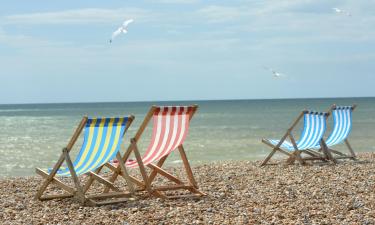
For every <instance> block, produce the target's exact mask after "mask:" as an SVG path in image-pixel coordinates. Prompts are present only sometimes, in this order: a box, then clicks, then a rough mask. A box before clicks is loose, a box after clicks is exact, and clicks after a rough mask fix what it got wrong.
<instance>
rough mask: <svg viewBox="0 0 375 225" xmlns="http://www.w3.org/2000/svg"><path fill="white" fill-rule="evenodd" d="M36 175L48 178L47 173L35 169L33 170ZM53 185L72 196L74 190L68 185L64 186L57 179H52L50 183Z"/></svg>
mask: <svg viewBox="0 0 375 225" xmlns="http://www.w3.org/2000/svg"><path fill="white" fill-rule="evenodd" d="M35 171H36V173H37V174H39V175H40V176H42V177H44V178H48V173H46V172H44V171H43V170H41V169H39V168H36V169H35ZM51 182H52V183H53V184H55V185H56V186H58V187H60V188H62V189H63V190H65V191H67V192H69V193H71V194H74V192H75V190H74V188H72V187H69V186H68V185H66V184H64V183H63V182H62V181H60V180H58V179H57V178H55V177H53V179H52V181H51Z"/></svg>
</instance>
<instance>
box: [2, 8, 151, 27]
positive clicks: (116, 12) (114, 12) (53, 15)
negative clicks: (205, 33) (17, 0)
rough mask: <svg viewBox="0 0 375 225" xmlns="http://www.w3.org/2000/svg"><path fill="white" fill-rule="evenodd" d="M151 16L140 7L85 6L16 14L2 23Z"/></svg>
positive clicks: (106, 20) (105, 20)
mask: <svg viewBox="0 0 375 225" xmlns="http://www.w3.org/2000/svg"><path fill="white" fill-rule="evenodd" d="M151 16H152V13H151V12H150V11H148V10H145V9H141V8H122V9H100V8H85V9H74V10H65V11H56V12H40V13H30V14H16V15H9V16H5V17H3V23H20V24H86V23H110V22H113V21H122V20H124V19H125V18H135V19H136V20H138V21H147V20H148V19H149V18H150V17H151Z"/></svg>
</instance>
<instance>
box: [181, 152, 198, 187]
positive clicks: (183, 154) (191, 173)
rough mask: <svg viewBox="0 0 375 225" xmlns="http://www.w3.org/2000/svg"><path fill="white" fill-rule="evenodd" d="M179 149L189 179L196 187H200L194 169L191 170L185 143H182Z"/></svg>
mask: <svg viewBox="0 0 375 225" xmlns="http://www.w3.org/2000/svg"><path fill="white" fill-rule="evenodd" d="M178 150H179V152H180V155H181V159H182V162H183V163H184V167H185V171H186V173H187V177H188V179H189V182H190V184H191V185H193V186H194V187H195V188H198V184H197V182H196V181H195V179H194V175H193V171H192V170H191V167H190V163H189V161H188V159H187V156H186V153H185V150H184V147H183V145H180V146H179V147H178Z"/></svg>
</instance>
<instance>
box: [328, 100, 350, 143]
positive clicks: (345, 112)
mask: <svg viewBox="0 0 375 225" xmlns="http://www.w3.org/2000/svg"><path fill="white" fill-rule="evenodd" d="M332 116H333V129H332V132H331V134H330V135H329V136H328V138H327V140H326V144H327V145H328V146H333V145H337V144H340V143H343V142H344V141H345V140H346V139H347V138H348V136H349V134H350V131H351V129H352V106H341V107H336V108H335V109H333V110H332Z"/></svg>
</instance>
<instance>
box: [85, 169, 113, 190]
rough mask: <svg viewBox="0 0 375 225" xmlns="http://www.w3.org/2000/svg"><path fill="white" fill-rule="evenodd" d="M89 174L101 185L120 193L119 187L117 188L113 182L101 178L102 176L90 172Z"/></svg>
mask: <svg viewBox="0 0 375 225" xmlns="http://www.w3.org/2000/svg"><path fill="white" fill-rule="evenodd" d="M89 174H90V176H91V177H92V178H94V179H95V180H97V181H98V182H99V183H101V184H104V185H106V186H107V187H109V188H111V189H112V190H114V191H120V189H118V188H117V187H115V185H114V184H113V183H112V182H109V181H108V180H106V179H105V178H103V177H102V176H100V175H98V174H96V173H93V172H89Z"/></svg>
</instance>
